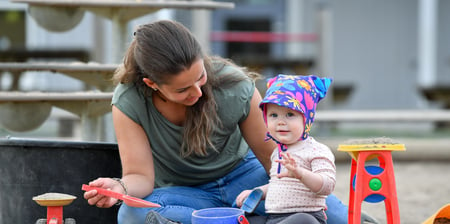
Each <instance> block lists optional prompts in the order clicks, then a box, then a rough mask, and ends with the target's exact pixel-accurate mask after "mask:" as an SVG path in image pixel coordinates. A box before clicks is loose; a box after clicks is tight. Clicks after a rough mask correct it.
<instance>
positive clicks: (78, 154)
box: [0, 138, 121, 224]
mask: <svg viewBox="0 0 450 224" xmlns="http://www.w3.org/2000/svg"><path fill="white" fill-rule="evenodd" d="M120 176H121V165H120V158H119V152H118V149H117V144H114V143H97V142H75V141H47V140H34V139H15V138H8V139H0V223H35V222H36V221H37V220H38V219H39V218H46V216H47V210H46V207H42V206H40V205H38V204H37V203H36V202H35V201H33V200H32V198H33V197H34V196H37V195H40V194H44V193H48V192H56V193H64V194H70V195H73V196H76V197H77V199H75V200H74V201H73V202H72V203H71V204H70V205H67V206H65V207H64V210H63V216H64V218H74V219H75V220H76V223H77V224H83V223H117V210H118V207H117V206H114V207H113V208H109V209H101V208H97V207H94V206H90V205H89V204H88V203H87V201H86V200H85V199H84V198H83V193H84V192H83V191H82V190H81V185H82V184H85V183H88V182H89V181H91V180H93V179H95V178H97V177H120Z"/></svg>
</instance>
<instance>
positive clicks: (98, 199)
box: [84, 178, 125, 208]
mask: <svg viewBox="0 0 450 224" xmlns="http://www.w3.org/2000/svg"><path fill="white" fill-rule="evenodd" d="M89 186H92V187H101V188H104V189H108V190H112V191H115V192H119V193H121V194H123V193H125V192H124V189H123V187H122V185H120V183H119V182H118V181H116V180H113V179H111V178H98V179H96V180H94V181H91V182H90V183H89ZM84 198H85V199H86V200H87V201H88V204H90V205H95V206H97V207H99V208H110V207H112V206H113V205H115V204H116V203H117V202H118V200H117V199H115V198H111V197H108V196H104V195H101V194H98V193H97V191H96V190H91V191H86V192H85V193H84Z"/></svg>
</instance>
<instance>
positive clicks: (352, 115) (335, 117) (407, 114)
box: [316, 109, 450, 122]
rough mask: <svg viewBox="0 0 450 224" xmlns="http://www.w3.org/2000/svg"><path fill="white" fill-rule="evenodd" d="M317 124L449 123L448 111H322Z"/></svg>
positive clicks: (318, 115)
mask: <svg viewBox="0 0 450 224" xmlns="http://www.w3.org/2000/svg"><path fill="white" fill-rule="evenodd" d="M316 121H319V122H382V121H389V122H421V121H429V122H436V121H450V110H438V109H435V110H434V109H429V110H419V109H411V110H322V111H317V114H316Z"/></svg>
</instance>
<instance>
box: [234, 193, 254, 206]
mask: <svg viewBox="0 0 450 224" xmlns="http://www.w3.org/2000/svg"><path fill="white" fill-rule="evenodd" d="M251 192H252V190H244V191H242V192H241V193H240V194H239V195H238V196H237V197H236V205H237V207H238V208H240V207H242V204H244V201H245V199H247V197H248V195H250V193H251Z"/></svg>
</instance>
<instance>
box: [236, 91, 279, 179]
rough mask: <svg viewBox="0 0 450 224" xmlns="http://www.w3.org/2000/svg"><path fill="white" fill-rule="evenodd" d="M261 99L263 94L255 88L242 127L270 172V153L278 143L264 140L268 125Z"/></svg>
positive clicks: (248, 140) (255, 151) (250, 143)
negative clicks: (263, 114)
mask: <svg viewBox="0 0 450 224" xmlns="http://www.w3.org/2000/svg"><path fill="white" fill-rule="evenodd" d="M261 100H262V99H261V95H260V94H259V91H258V90H257V89H256V88H255V91H254V92H253V97H252V99H251V102H250V112H249V114H248V116H247V118H246V119H245V120H244V121H243V122H242V123H241V124H240V128H241V133H242V136H243V137H244V139H245V141H246V142H247V143H248V145H249V146H250V148H251V149H252V150H253V153H255V155H256V157H257V158H258V160H259V162H261V164H262V165H263V166H264V168H265V169H266V172H267V173H269V170H270V164H271V162H270V155H271V154H272V151H273V150H274V149H275V148H276V144H275V142H273V141H272V140H269V141H267V142H266V141H264V139H265V137H266V133H267V127H266V125H265V124H264V120H263V116H262V111H261V109H259V103H260V102H261Z"/></svg>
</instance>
